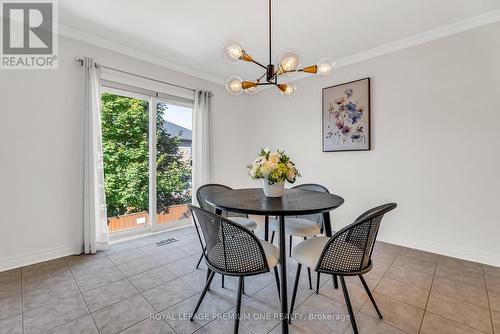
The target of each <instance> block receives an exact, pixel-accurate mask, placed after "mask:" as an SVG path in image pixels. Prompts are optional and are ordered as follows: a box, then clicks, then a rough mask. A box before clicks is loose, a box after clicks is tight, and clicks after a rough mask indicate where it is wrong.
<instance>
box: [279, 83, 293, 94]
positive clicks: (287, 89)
mask: <svg viewBox="0 0 500 334" xmlns="http://www.w3.org/2000/svg"><path fill="white" fill-rule="evenodd" d="M278 88H279V90H280V91H281V94H282V95H286V96H292V95H293V94H295V91H296V90H297V87H295V85H294V84H291V83H287V84H279V85H278Z"/></svg>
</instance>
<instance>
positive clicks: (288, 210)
mask: <svg viewBox="0 0 500 334" xmlns="http://www.w3.org/2000/svg"><path fill="white" fill-rule="evenodd" d="M206 200H207V202H208V203H210V204H211V205H212V206H213V207H214V208H215V213H217V214H219V215H220V214H222V212H223V211H226V212H237V213H243V214H251V215H260V216H266V221H267V217H269V216H277V217H278V222H279V225H278V226H279V229H278V235H279V238H278V239H279V244H278V246H279V252H280V280H281V284H280V288H281V293H280V295H281V317H280V318H281V328H282V330H281V332H282V333H288V300H287V269H286V258H287V256H286V255H287V254H286V249H285V248H286V241H285V224H286V220H285V217H286V216H301V215H309V214H318V213H319V214H322V215H323V224H324V225H323V231H324V233H325V235H326V236H327V237H331V236H332V226H331V221H330V211H332V210H334V209H336V208H337V207H339V206H341V205H342V204H343V203H344V199H343V198H342V197H340V196H337V195H334V194H329V193H323V192H317V191H310V190H302V189H285V193H284V196H283V197H276V198H273V197H266V196H265V195H264V192H263V190H262V189H261V188H250V189H232V190H224V191H221V192H216V193H212V194H209V195H208V196H207V198H206ZM266 225H267V224H266ZM266 230H267V226H266ZM266 236H267V231H266ZM266 239H267V238H266Z"/></svg>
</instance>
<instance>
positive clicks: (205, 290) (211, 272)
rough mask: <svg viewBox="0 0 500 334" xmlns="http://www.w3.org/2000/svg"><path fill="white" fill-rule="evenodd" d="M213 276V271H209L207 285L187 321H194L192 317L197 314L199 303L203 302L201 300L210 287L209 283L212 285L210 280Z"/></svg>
mask: <svg viewBox="0 0 500 334" xmlns="http://www.w3.org/2000/svg"><path fill="white" fill-rule="evenodd" d="M214 276H215V271H210V276H208V280H207V284H206V285H205V288H204V289H203V291H202V292H201V295H200V298H199V299H198V303H196V307H195V308H194V311H193V314H192V315H191V318H189V320H191V321H193V320H194V316H195V315H196V312H198V309H199V308H200V305H201V302H202V301H203V298H204V297H205V294H206V293H207V291H208V289H209V287H210V283H212V280H213V279H214Z"/></svg>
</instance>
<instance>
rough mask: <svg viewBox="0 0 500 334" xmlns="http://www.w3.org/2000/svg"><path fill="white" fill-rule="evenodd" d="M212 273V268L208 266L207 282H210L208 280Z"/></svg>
mask: <svg viewBox="0 0 500 334" xmlns="http://www.w3.org/2000/svg"><path fill="white" fill-rule="evenodd" d="M211 273H212V270H210V268H207V279H206V282H208V280H209V279H210V274H211ZM208 290H210V284H209V285H208Z"/></svg>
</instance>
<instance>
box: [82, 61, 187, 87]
mask: <svg viewBox="0 0 500 334" xmlns="http://www.w3.org/2000/svg"><path fill="white" fill-rule="evenodd" d="M75 61H77V62H79V63H80V65H83V59H82V58H79V57H75ZM95 65H96V66H97V67H100V68H105V69H108V70H112V71H115V72H120V73H123V74H128V75H132V76H134V77H138V78H142V79H146V80H150V81H155V82H158V83H162V84H166V85H170V86H174V87H177V88H182V89H187V90H190V91H192V92H196V89H194V88H190V87H186V86H181V85H176V84H174V83H171V82H167V81H162V80H158V79H154V78H149V77H146V76H144V75H140V74H135V73H131V72H127V71H124V70H120V69H119V68H115V67H110V66H104V65H101V64H98V63H95Z"/></svg>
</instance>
